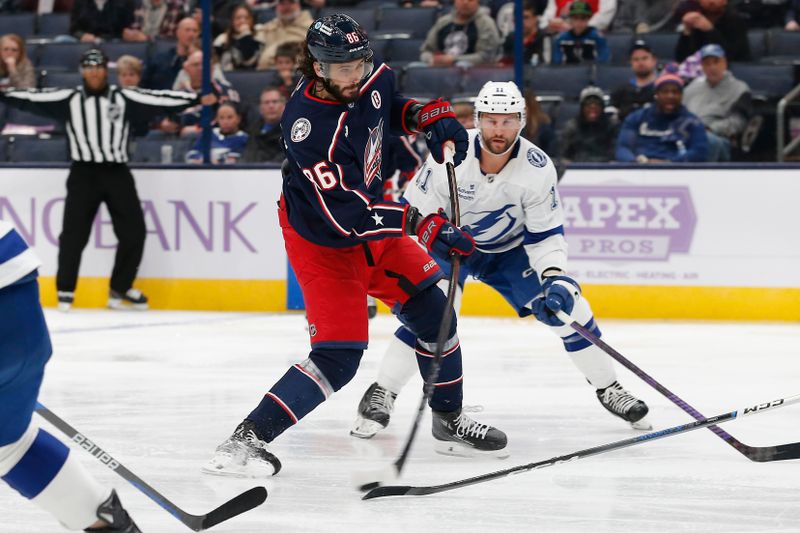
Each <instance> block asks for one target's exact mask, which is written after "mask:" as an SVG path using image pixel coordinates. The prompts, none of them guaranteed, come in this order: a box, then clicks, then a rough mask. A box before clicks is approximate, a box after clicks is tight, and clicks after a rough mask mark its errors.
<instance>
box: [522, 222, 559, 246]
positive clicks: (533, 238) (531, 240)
mask: <svg viewBox="0 0 800 533" xmlns="http://www.w3.org/2000/svg"><path fill="white" fill-rule="evenodd" d="M553 235H564V226H558V227H555V228H553V229H549V230H547V231H542V232H539V233H531V232H530V231H528V230H527V229H526V230H525V238H524V239H523V240H522V244H537V243H540V242H542V241H543V240H545V239H546V238H548V237H551V236H553Z"/></svg>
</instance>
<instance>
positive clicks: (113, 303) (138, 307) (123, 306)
mask: <svg viewBox="0 0 800 533" xmlns="http://www.w3.org/2000/svg"><path fill="white" fill-rule="evenodd" d="M108 308H109V309H112V310H114V311H147V310H148V309H150V305H149V304H128V303H123V302H122V301H121V300H109V301H108Z"/></svg>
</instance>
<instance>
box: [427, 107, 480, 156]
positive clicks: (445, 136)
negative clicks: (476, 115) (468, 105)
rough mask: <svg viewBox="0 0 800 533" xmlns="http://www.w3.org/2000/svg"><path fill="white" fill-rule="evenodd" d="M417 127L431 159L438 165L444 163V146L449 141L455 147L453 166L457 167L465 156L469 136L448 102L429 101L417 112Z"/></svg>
mask: <svg viewBox="0 0 800 533" xmlns="http://www.w3.org/2000/svg"><path fill="white" fill-rule="evenodd" d="M417 127H418V128H419V130H420V131H423V132H425V142H426V143H427V145H428V150H430V151H431V155H432V156H433V159H434V160H435V161H436V162H437V163H439V164H440V165H441V164H442V163H444V145H445V143H446V142H448V141H450V142H452V143H453V144H454V145H455V148H456V153H455V154H454V155H453V164H454V165H455V166H458V164H459V163H461V162H462V161H463V160H464V158H465V157H466V155H467V147H468V146H469V136H468V135H467V130H465V129H464V126H462V125H461V123H460V122H459V121H458V120H456V114H455V113H454V112H453V106H452V105H450V102H447V101H446V100H442V99H441V98H439V99H438V100H431V101H430V102H428V103H427V104H425V105H424V106H422V109H420V111H419V115H418V116H417Z"/></svg>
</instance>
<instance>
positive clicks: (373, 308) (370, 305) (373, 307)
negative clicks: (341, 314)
mask: <svg viewBox="0 0 800 533" xmlns="http://www.w3.org/2000/svg"><path fill="white" fill-rule="evenodd" d="M377 315H378V302H376V301H375V298H373V297H372V296H367V316H368V317H369V319H370V320H372V319H373V318H375V317H376V316H377Z"/></svg>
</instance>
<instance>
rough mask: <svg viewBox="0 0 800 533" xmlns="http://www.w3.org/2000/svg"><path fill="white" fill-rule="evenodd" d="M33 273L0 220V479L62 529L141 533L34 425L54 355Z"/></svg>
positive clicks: (30, 260)
mask: <svg viewBox="0 0 800 533" xmlns="http://www.w3.org/2000/svg"><path fill="white" fill-rule="evenodd" d="M38 267H39V260H38V259H37V258H36V256H35V255H34V253H33V250H31V249H30V248H28V245H27V244H26V243H25V241H24V240H23V239H22V237H20V235H19V233H17V231H16V230H15V229H14V228H13V226H11V224H9V223H8V222H3V221H2V220H0V317H2V318H0V479H2V480H3V481H5V482H6V483H8V484H9V485H10V486H11V488H13V489H15V490H16V491H17V492H19V493H20V494H21V495H22V496H23V497H25V498H27V499H29V500H31V501H32V502H33V503H35V504H37V505H38V506H39V507H41V508H42V509H44V510H45V511H48V512H49V513H50V514H52V515H53V516H54V517H55V518H56V520H58V521H59V522H61V524H62V525H64V527H66V528H67V529H72V530H80V529H85V530H86V531H95V532H98V531H102V532H108V533H111V532H123V533H140V531H139V529H138V528H137V527H136V524H134V523H133V520H131V518H130V517H129V516H128V513H127V512H126V511H125V509H123V508H122V504H121V503H120V501H119V498H118V497H117V494H116V492H115V491H113V490H110V489H107V488H105V487H104V486H102V485H101V484H100V483H98V482H97V481H96V480H95V479H94V478H92V477H91V476H90V475H89V473H88V472H86V471H85V470H84V469H83V467H82V466H81V464H80V463H79V462H78V460H77V459H75V458H74V457H73V456H72V453H71V452H70V450H69V448H67V447H66V446H65V445H64V444H63V443H62V442H61V441H59V440H58V439H56V438H55V437H54V436H52V435H51V434H50V433H48V432H47V431H45V430H44V429H39V428H37V427H36V426H35V425H34V424H33V423H32V420H31V418H32V416H33V411H34V408H35V406H36V399H37V397H38V395H39V386H40V385H41V383H42V378H43V376H44V366H45V364H46V363H47V361H48V359H50V354H51V352H52V349H51V346H50V335H49V334H48V332H47V325H46V324H45V321H44V315H43V313H42V307H41V305H40V304H39V284H38V282H37V280H36V278H37V268H38ZM2 520H3V519H2V518H0V522H2ZM0 529H3V528H0ZM3 531H6V529H3Z"/></svg>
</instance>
